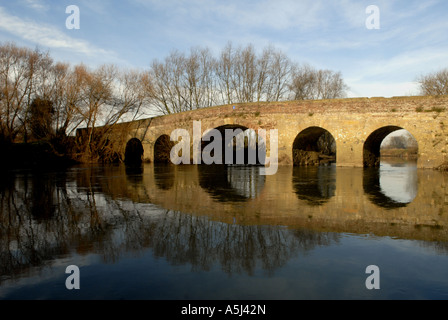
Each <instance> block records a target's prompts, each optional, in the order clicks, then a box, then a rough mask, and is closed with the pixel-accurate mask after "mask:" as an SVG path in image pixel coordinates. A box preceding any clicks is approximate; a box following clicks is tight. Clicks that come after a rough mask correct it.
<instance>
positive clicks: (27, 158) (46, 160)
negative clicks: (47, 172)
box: [0, 142, 77, 170]
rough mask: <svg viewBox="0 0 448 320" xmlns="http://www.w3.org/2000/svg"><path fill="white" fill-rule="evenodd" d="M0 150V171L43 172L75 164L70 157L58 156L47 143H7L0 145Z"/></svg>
mask: <svg viewBox="0 0 448 320" xmlns="http://www.w3.org/2000/svg"><path fill="white" fill-rule="evenodd" d="M0 150H1V153H0V154H1V156H0V165H1V166H2V170H15V169H33V170H41V169H42V170H44V169H50V168H59V167H68V166H71V165H75V164H77V162H76V161H75V160H73V159H71V158H70V157H68V156H66V155H61V154H59V153H58V152H57V151H56V150H55V149H54V148H53V146H52V145H51V144H50V143H48V142H36V143H11V144H9V143H8V144H2V145H1V146H0Z"/></svg>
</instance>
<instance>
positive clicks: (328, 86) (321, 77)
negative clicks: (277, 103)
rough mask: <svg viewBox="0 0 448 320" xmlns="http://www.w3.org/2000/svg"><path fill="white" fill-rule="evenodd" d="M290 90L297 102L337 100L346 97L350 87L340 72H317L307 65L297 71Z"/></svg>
mask: <svg viewBox="0 0 448 320" xmlns="http://www.w3.org/2000/svg"><path fill="white" fill-rule="evenodd" d="M290 90H291V92H292V93H293V98H294V99H295V100H307V99H336V98H343V97H345V96H346V92H347V90H348V87H347V85H346V84H345V82H344V80H343V79H342V74H341V73H340V72H334V71H331V70H317V69H315V68H313V67H311V66H309V65H307V64H305V65H303V66H301V67H297V68H296V69H295V71H294V73H293V77H292V80H291V84H290Z"/></svg>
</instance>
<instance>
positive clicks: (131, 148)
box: [124, 138, 143, 165]
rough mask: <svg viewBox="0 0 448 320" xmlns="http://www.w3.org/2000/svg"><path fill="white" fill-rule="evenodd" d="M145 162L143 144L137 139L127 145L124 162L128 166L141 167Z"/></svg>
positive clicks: (131, 140)
mask: <svg viewBox="0 0 448 320" xmlns="http://www.w3.org/2000/svg"><path fill="white" fill-rule="evenodd" d="M142 161H143V144H142V142H141V141H140V140H139V139H137V138H132V139H130V140H129V141H128V142H127V143H126V149H125V152H124V162H125V164H126V165H141V164H142Z"/></svg>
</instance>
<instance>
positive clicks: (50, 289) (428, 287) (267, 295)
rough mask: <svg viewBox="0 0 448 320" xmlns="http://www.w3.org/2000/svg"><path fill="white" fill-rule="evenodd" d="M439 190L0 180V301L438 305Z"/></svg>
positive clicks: (217, 170)
mask: <svg viewBox="0 0 448 320" xmlns="http://www.w3.org/2000/svg"><path fill="white" fill-rule="evenodd" d="M447 182H448V175H447V174H445V173H441V172H436V171H432V170H420V169H418V170H417V169H416V164H415V163H412V162H405V161H401V160H397V161H391V160H389V161H383V162H382V165H381V167H380V168H379V169H361V168H336V167H334V166H328V167H319V168H297V167H296V168H293V167H280V168H279V170H278V172H277V174H276V175H272V176H262V175H260V174H259V168H258V167H247V166H234V167H223V166H178V167H176V166H157V165H152V164H145V165H144V166H143V167H141V168H126V167H124V166H93V167H92V166H90V167H88V166H79V167H73V168H70V169H68V170H60V171H47V172H29V171H16V172H13V173H10V174H4V175H3V176H2V179H1V181H0V223H1V227H0V245H1V247H0V299H11V300H15V299H33V300H34V299H64V300H65V299H67V300H70V299H89V300H90V299H151V300H159V299H163V300H186V299H195V300H201V299H208V300H210V299H211V300H215V299H219V300H226V299H230V300H238V299H248V300H263V299H270V300H271V299H280V300H293V299H294V300H295V299H447V298H448V233H447V230H448V211H447V205H448V189H447ZM68 266H76V267H78V271H79V273H76V274H75V273H70V272H69V271H68V270H66V268H67V267H68ZM369 266H376V268H377V269H375V270H376V271H374V272H373V273H371V271H369V272H367V269H368V267H369ZM75 275H76V277H77V278H76V279H77V280H79V282H78V283H79V289H77V288H75V289H72V290H69V289H68V286H67V283H66V282H67V281H68V279H69V278H70V281H72V280H73V279H74V278H72V276H75ZM70 283H72V284H74V283H75V281H74V280H73V282H70ZM368 284H371V285H373V284H374V285H375V286H374V287H373V288H372V286H369V285H368Z"/></svg>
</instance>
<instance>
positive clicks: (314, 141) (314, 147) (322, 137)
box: [292, 127, 336, 166]
mask: <svg viewBox="0 0 448 320" xmlns="http://www.w3.org/2000/svg"><path fill="white" fill-rule="evenodd" d="M292 154H293V163H294V166H319V165H328V164H332V163H335V162H336V141H335V139H334V137H333V136H332V134H331V133H330V132H329V131H328V130H326V129H324V128H321V127H309V128H307V129H305V130H303V131H302V132H300V133H299V134H298V135H297V136H296V138H295V140H294V143H293V146H292Z"/></svg>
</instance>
